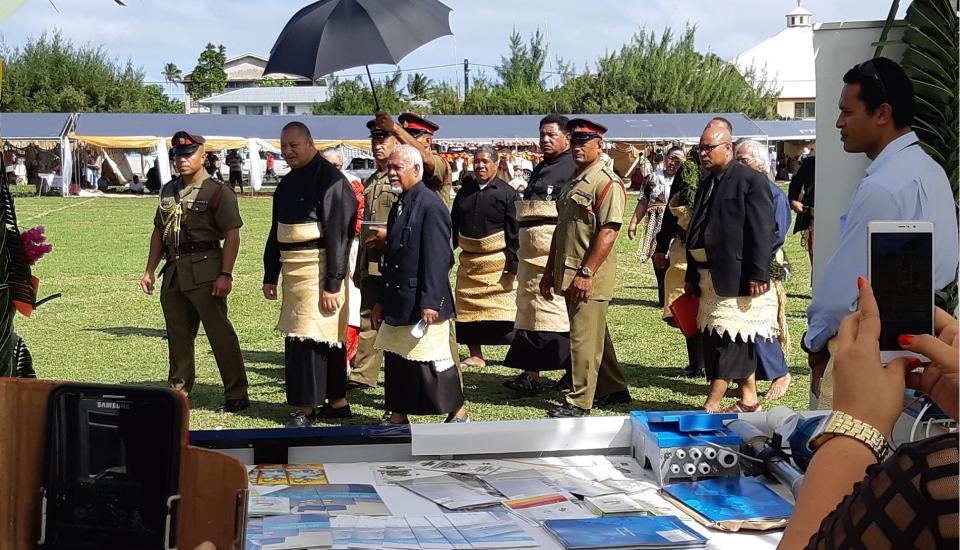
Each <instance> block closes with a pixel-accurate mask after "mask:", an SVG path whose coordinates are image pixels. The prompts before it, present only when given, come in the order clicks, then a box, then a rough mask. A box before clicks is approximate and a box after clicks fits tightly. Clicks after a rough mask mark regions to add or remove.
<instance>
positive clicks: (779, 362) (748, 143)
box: [734, 139, 791, 399]
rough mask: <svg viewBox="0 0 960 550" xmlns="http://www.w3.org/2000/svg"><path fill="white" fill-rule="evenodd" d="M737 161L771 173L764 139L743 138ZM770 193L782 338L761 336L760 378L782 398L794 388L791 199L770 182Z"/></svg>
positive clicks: (758, 346) (772, 270) (773, 276)
mask: <svg viewBox="0 0 960 550" xmlns="http://www.w3.org/2000/svg"><path fill="white" fill-rule="evenodd" d="M734 158H735V159H736V160H737V162H739V163H740V164H744V165H746V166H749V167H750V168H753V169H754V170H756V171H757V172H760V173H761V174H766V175H767V177H768V178H769V176H770V174H769V173H767V167H768V166H769V164H770V163H769V156H768V153H767V148H766V147H764V146H763V145H762V144H761V143H760V142H757V141H754V140H748V139H743V140H740V141H738V142H737V144H736V155H735V157H734ZM770 193H771V194H772V195H773V207H774V210H775V220H776V222H777V236H776V239H775V240H774V243H773V251H774V252H773V254H774V255H773V261H771V262H770V282H771V284H772V286H773V290H774V291H775V292H776V294H777V324H778V325H779V327H780V336H779V338H778V339H766V338H757V341H756V349H757V379H758V380H771V384H770V389H768V390H767V398H768V399H780V398H781V397H783V396H784V394H786V393H787V389H789V388H790V370H789V367H788V366H787V359H786V357H785V356H784V350H789V349H790V331H789V327H788V326H787V317H786V314H787V293H786V291H785V290H784V287H783V283H784V281H785V280H786V277H787V275H788V271H787V266H788V263H787V259H786V256H785V254H786V253H785V251H784V250H783V243H784V242H785V241H786V240H787V232H788V231H789V230H790V221H791V216H790V201H789V200H787V194H786V193H784V192H783V190H782V189H780V188H779V187H777V185H776V184H775V183H773V181H772V180H771V181H770Z"/></svg>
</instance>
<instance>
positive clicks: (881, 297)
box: [867, 221, 933, 363]
mask: <svg viewBox="0 0 960 550" xmlns="http://www.w3.org/2000/svg"><path fill="white" fill-rule="evenodd" d="M867 227H868V233H869V240H870V242H869V257H870V273H869V277H870V285H871V286H872V287H873V293H874V295H875V296H876V298H877V305H878V306H879V308H880V323H881V326H882V328H881V331H880V360H881V361H882V362H884V363H888V362H890V361H892V360H894V359H895V358H897V357H917V358H919V359H921V360H927V359H926V358H925V357H923V356H922V355H919V354H916V353H911V352H909V351H905V350H904V349H903V348H901V347H900V344H899V343H897V337H898V336H900V335H901V334H933V224H932V223H930V222H924V221H874V222H870V224H869V225H868V226H867Z"/></svg>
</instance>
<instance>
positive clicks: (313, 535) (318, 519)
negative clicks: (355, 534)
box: [244, 514, 333, 550]
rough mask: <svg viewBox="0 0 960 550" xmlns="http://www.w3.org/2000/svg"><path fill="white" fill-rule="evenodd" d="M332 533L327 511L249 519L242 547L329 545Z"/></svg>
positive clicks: (290, 549) (293, 549) (280, 549)
mask: <svg viewBox="0 0 960 550" xmlns="http://www.w3.org/2000/svg"><path fill="white" fill-rule="evenodd" d="M332 547H333V533H332V532H331V530H330V518H329V517H327V515H326V514H293V515H283V516H273V517H269V518H264V519H255V520H251V521H250V522H249V523H248V524H247V544H246V546H245V547H244V548H245V550H302V549H304V548H311V549H313V548H332Z"/></svg>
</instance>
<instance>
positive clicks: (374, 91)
mask: <svg viewBox="0 0 960 550" xmlns="http://www.w3.org/2000/svg"><path fill="white" fill-rule="evenodd" d="M364 67H365V68H366V69H367V78H368V79H369V80H370V91H371V92H373V104H374V105H375V106H376V112H378V113H379V112H380V100H379V99H378V98H377V87H376V86H375V85H374V84H373V75H371V74H370V65H364Z"/></svg>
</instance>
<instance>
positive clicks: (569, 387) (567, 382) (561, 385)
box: [553, 374, 573, 392]
mask: <svg viewBox="0 0 960 550" xmlns="http://www.w3.org/2000/svg"><path fill="white" fill-rule="evenodd" d="M553 389H555V390H557V391H559V392H570V391H573V382H572V381H571V379H570V375H569V374H564V375H563V376H561V377H560V380H557V382H556V383H555V384H554V385H553Z"/></svg>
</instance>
